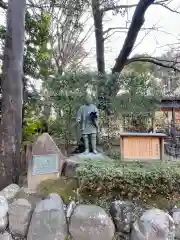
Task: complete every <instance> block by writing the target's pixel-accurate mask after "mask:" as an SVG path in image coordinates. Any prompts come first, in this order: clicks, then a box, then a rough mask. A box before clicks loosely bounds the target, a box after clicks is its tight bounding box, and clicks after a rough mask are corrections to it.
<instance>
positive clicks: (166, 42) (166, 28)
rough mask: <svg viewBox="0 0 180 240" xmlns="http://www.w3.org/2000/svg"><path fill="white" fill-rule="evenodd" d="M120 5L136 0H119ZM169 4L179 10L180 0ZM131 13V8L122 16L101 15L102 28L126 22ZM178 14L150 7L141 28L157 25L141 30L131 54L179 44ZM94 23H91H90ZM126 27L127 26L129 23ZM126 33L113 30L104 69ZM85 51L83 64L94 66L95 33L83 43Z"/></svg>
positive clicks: (161, 51)
mask: <svg viewBox="0 0 180 240" xmlns="http://www.w3.org/2000/svg"><path fill="white" fill-rule="evenodd" d="M118 2H120V4H134V3H137V2H138V0H121V1H118ZM168 3H169V4H168V6H169V7H171V9H175V10H177V11H178V10H179V12H180V1H179V0H169V1H168ZM133 12H134V8H133V9H131V10H129V11H128V14H126V15H125V16H124V17H122V16H121V15H120V14H117V15H116V16H113V15H112V14H111V13H109V14H108V15H106V16H105V18H104V30H106V29H108V28H112V27H125V26H126V21H128V20H129V21H130V20H131V18H132V15H133ZM179 22H180V14H177V13H173V12H170V11H169V10H167V9H165V8H163V7H161V6H157V5H154V6H150V7H149V9H148V10H147V12H146V15H145V24H144V26H143V28H156V29H157V30H143V31H141V32H140V33H139V35H138V38H137V41H136V43H135V48H134V50H133V52H132V54H131V55H133V54H137V53H148V54H150V55H152V56H159V55H162V54H164V53H165V52H166V51H168V50H170V48H171V47H172V46H176V47H177V46H179V45H174V43H178V42H179V43H180V24H179ZM89 24H93V22H91V23H89ZM128 26H129V25H128ZM125 37H126V33H122V32H121V33H119V32H118V33H116V34H114V35H113V36H111V37H110V38H109V39H108V40H107V41H106V42H105V60H106V70H110V69H111V68H112V67H113V65H114V63H115V59H116V58H117V56H118V54H119V52H120V50H121V48H122V45H123V42H124V39H125ZM85 49H86V51H88V52H90V54H89V56H88V58H87V59H85V61H84V63H85V64H86V65H87V66H89V67H91V68H92V67H93V68H96V55H95V38H94V33H92V35H91V37H90V38H89V39H88V41H87V42H86V43H85Z"/></svg>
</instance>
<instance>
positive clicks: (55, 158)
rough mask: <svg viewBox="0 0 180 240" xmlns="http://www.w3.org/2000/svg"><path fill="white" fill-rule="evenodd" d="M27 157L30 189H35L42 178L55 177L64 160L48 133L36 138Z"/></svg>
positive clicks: (59, 171) (60, 169)
mask: <svg viewBox="0 0 180 240" xmlns="http://www.w3.org/2000/svg"><path fill="white" fill-rule="evenodd" d="M28 158H29V159H28V188H29V189H31V190H36V188H37V186H38V185H39V184H40V183H41V182H42V181H44V180H47V179H57V178H58V177H59V175H60V174H61V171H62V166H63V163H64V160H65V157H64V156H63V154H62V153H61V151H60V150H59V148H58V147H57V145H56V143H55V142H54V140H53V139H52V138H51V136H50V135H49V134H48V133H44V134H42V135H41V136H40V137H39V138H38V139H37V142H36V143H35V144H34V146H33V148H32V153H31V156H29V157H28Z"/></svg>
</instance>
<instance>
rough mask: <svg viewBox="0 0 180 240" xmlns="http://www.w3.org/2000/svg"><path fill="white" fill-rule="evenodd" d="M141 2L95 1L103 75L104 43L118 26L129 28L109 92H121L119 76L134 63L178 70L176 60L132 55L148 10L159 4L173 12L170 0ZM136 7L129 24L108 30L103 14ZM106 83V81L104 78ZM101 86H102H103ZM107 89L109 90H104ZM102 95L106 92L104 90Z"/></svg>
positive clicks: (93, 2) (95, 21)
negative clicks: (169, 3) (126, 66)
mask: <svg viewBox="0 0 180 240" xmlns="http://www.w3.org/2000/svg"><path fill="white" fill-rule="evenodd" d="M137 2H138V3H137V4H124V5H123V4H118V1H113V0H111V1H108V0H105V1H103V0H92V12H93V17H94V28H95V38H96V56H97V69H98V72H99V73H100V74H101V75H104V73H105V57H104V44H105V40H106V37H105V34H107V33H109V31H111V30H114V29H121V30H122V29H124V30H126V31H127V35H126V38H125V41H124V44H123V46H122V48H121V50H120V52H119V55H118V57H117V58H116V61H115V64H114V66H113V67H112V73H113V74H115V77H114V78H112V79H111V80H110V81H109V82H108V83H107V86H106V90H107V91H108V94H107V95H110V96H114V95H116V94H117V92H118V91H119V82H118V81H119V78H118V77H117V75H118V74H119V73H121V71H122V70H123V68H124V66H125V65H127V64H129V63H132V62H137V61H141V62H151V63H153V64H157V65H160V66H164V67H167V68H172V69H174V70H177V67H176V64H174V61H172V60H171V61H169V62H167V61H166V62H162V60H161V59H159V58H152V57H149V56H143V57H133V58H129V56H130V54H131V52H132V49H133V47H134V44H135V42H136V39H137V36H138V34H139V32H140V31H141V29H142V26H143V24H144V22H145V13H146V11H147V9H148V8H149V7H150V6H151V5H159V6H162V7H165V8H166V9H168V10H170V11H172V12H176V13H177V11H173V10H172V9H171V8H170V7H169V6H168V5H166V3H168V1H167V0H162V1H161V0H138V1H137ZM130 8H134V9H135V10H134V14H133V17H132V20H131V23H130V26H129V27H122V26H118V27H116V28H111V29H107V30H105V31H104V28H103V27H104V26H103V17H104V15H105V14H106V13H107V12H109V11H114V12H116V13H119V12H120V13H122V12H123V11H126V10H127V9H130ZM100 84H101V85H102V81H100ZM100 89H101V88H100ZM103 91H105V90H104V89H103ZM101 95H104V94H103V93H101Z"/></svg>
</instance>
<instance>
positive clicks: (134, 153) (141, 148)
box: [123, 137, 160, 160]
mask: <svg viewBox="0 0 180 240" xmlns="http://www.w3.org/2000/svg"><path fill="white" fill-rule="evenodd" d="M123 141H124V144H123V145H124V158H125V159H136V160H139V159H144V160H145V159H160V143H159V139H158V138H151V137H145V138H143V137H137V138H136V137H124V140H123Z"/></svg>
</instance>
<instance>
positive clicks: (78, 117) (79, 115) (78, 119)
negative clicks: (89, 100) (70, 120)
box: [76, 107, 82, 123]
mask: <svg viewBox="0 0 180 240" xmlns="http://www.w3.org/2000/svg"><path fill="white" fill-rule="evenodd" d="M81 116H82V107H80V108H79V110H78V112H77V116H76V122H77V123H80V122H81Z"/></svg>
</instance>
